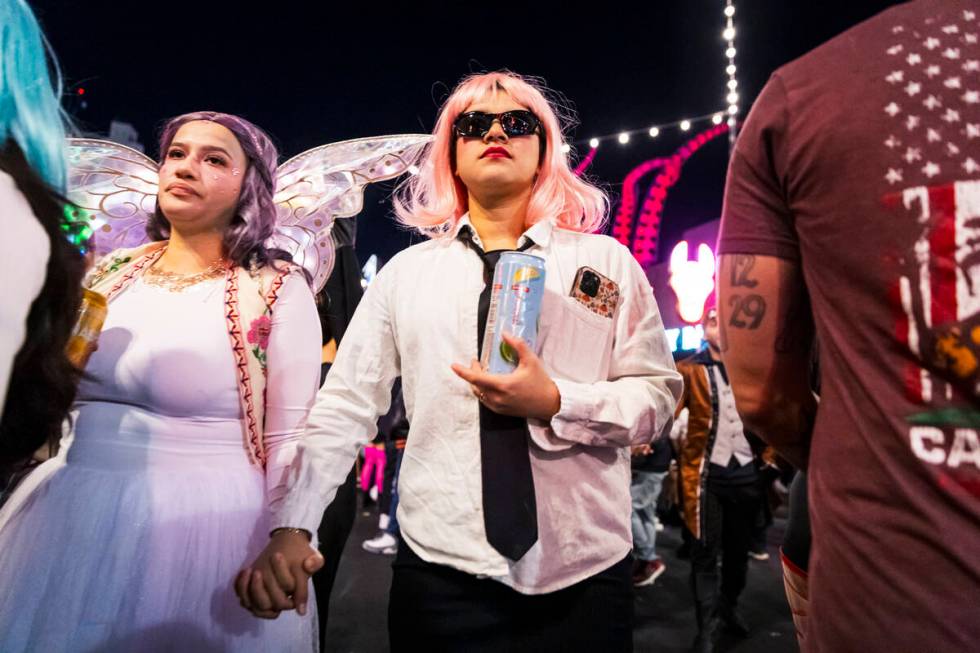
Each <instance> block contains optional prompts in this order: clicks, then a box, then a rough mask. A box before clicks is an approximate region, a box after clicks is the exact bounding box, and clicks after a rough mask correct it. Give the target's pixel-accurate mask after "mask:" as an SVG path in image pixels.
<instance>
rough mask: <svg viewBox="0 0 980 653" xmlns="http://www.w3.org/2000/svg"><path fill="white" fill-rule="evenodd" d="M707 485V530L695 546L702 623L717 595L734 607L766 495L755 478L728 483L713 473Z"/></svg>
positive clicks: (694, 573) (693, 572)
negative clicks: (719, 568)
mask: <svg viewBox="0 0 980 653" xmlns="http://www.w3.org/2000/svg"><path fill="white" fill-rule="evenodd" d="M707 485H708V486H707V491H706V492H705V497H704V500H703V510H704V516H703V517H704V518H703V521H702V528H703V532H702V533H701V538H700V539H697V540H695V541H694V546H693V548H692V550H691V589H692V591H693V593H694V601H695V605H696V607H697V617H698V625H699V626H701V625H702V623H703V621H704V620H705V619H707V618H710V617H711V616H712V615H714V614H715V613H716V612H717V610H718V607H719V599H724V600H725V601H726V602H727V603H728V606H729V607H732V608H734V607H735V604H736V603H737V602H738V596H739V594H741V593H742V590H743V589H745V577H746V573H747V570H748V564H749V563H748V553H749V543H750V542H751V540H752V533H753V530H755V528H756V527H757V526H758V524H759V520H760V517H761V514H762V513H761V507H762V499H763V493H762V488H761V487H760V486H759V484H758V482H756V481H755V480H754V478H753V479H750V480H749V482H743V483H729V482H726V481H725V480H718V479H715V478H714V477H713V476H711V475H709V476H708V484H707ZM719 563H720V564H721V573H720V577H721V578H720V582H719V572H718V565H719Z"/></svg>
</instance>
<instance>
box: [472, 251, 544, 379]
mask: <svg viewBox="0 0 980 653" xmlns="http://www.w3.org/2000/svg"><path fill="white" fill-rule="evenodd" d="M542 297H544V259H543V258H541V257H540V256H532V255H531V254H524V253H522V252H504V253H503V254H501V255H500V259H499V260H498V261H497V266H496V268H494V271H493V288H492V290H491V295H490V311H489V313H488V315H487V327H486V331H484V334H483V354H482V356H481V357H480V363H481V364H482V365H483V369H485V370H487V371H488V372H490V373H492V374H508V373H510V372H513V371H514V369H515V368H516V367H517V363H518V360H517V352H516V351H515V350H514V348H513V347H511V346H510V345H508V344H507V343H506V342H504V339H503V334H504V333H509V334H510V335H513V336H517V337H519V338H521V339H522V340H524V341H525V342H526V343H527V345H528V347H530V348H531V349H534V346H535V343H536V342H537V338H538V316H539V315H540V314H541V299H542Z"/></svg>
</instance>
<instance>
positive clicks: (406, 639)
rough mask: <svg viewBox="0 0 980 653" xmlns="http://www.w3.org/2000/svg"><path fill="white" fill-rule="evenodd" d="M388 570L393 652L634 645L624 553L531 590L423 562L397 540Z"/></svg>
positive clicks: (612, 650) (613, 650)
mask: <svg viewBox="0 0 980 653" xmlns="http://www.w3.org/2000/svg"><path fill="white" fill-rule="evenodd" d="M393 569H394V576H393V577H392V581H391V597H390V600H389V604H388V636H389V638H390V643H391V650H392V652H393V653H398V652H399V651H410V652H414V651H417V650H424V651H430V652H434V653H435V652H438V653H442V652H452V653H459V652H465V653H476V652H482V651H488V652H489V651H494V652H501V653H503V652H506V653H514V652H523V651H528V652H531V651H533V652H534V653H545V652H551V651H555V652H558V651H569V652H572V651H583V652H584V651H589V652H590V653H591V652H593V651H603V652H604V653H606V652H609V653H618V652H621V651H622V652H629V651H632V650H633V587H632V584H631V582H630V569H631V561H630V558H629V556H627V557H626V558H624V559H623V560H622V561H620V562H618V563H616V564H615V565H613V566H612V567H610V568H609V569H607V570H605V571H603V572H600V573H598V574H596V575H595V576H592V577H591V578H587V579H586V580H583V581H581V582H579V583H576V584H575V585H573V586H571V587H568V588H565V589H563V590H558V591H557V592H552V593H550V594H538V595H525V594H521V593H520V592H517V591H515V590H513V589H511V588H510V587H507V586H506V585H504V584H502V583H500V582H498V581H495V580H491V579H488V578H485V579H480V578H477V577H476V576H471V575H470V574H466V573H463V572H461V571H457V570H455V569H451V568H449V567H444V566H442V565H436V564H432V563H429V562H425V561H424V560H422V559H421V558H419V557H418V556H417V555H416V554H415V553H414V552H413V551H412V550H411V549H410V548H409V547H408V545H407V544H405V542H404V540H403V541H401V542H399V545H398V556H397V557H396V558H395V562H394V565H393Z"/></svg>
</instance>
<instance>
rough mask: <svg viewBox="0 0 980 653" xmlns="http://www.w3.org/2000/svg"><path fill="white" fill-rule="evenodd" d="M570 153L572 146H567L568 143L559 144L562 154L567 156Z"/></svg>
mask: <svg viewBox="0 0 980 653" xmlns="http://www.w3.org/2000/svg"><path fill="white" fill-rule="evenodd" d="M571 151H572V146H571V145H569V144H568V143H562V144H561V153H562V154H568V153H569V152H571Z"/></svg>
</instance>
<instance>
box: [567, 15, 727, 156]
mask: <svg viewBox="0 0 980 653" xmlns="http://www.w3.org/2000/svg"><path fill="white" fill-rule="evenodd" d="M724 15H725V27H724V28H723V30H722V32H721V36H722V38H723V39H724V40H725V41H726V43H727V45H726V49H725V57H726V58H727V60H728V62H727V64H726V66H725V74H726V75H727V80H726V81H725V88H726V91H725V100H726V106H727V109H726V110H725V111H715V112H713V113H709V114H706V115H703V116H696V117H693V118H688V119H684V120H677V121H674V122H668V123H661V124H658V125H652V126H650V127H648V128H645V129H633V130H627V131H622V132H618V133H616V134H605V135H600V136H594V137H592V138H590V139H589V140H588V141H584V140H583V141H577V142H578V143H585V142H588V145H589V147H590V148H591V149H593V150H594V149H596V148H597V147H599V145H600V144H601V143H602V142H603V141H608V140H612V139H616V140H617V141H618V142H619V143H620V144H622V145H626V144H628V143H629V142H630V140H631V138H632V137H633V136H634V135H638V134H641V133H643V132H644V131H646V133H647V134H648V135H649V136H650V138H657V137H658V136H659V135H660V133H661V132H662V131H664V130H665V129H671V128H676V129H679V130H680V131H682V132H687V131H690V130H691V128H692V127H693V126H694V125H695V124H697V123H700V122H710V123H711V124H712V125H715V126H719V125H721V124H722V123H725V124H726V126H727V127H728V129H727V131H728V136H729V144H730V146H732V147H734V144H735V133H736V129H735V128H736V126H737V124H738V112H739V106H738V101H739V99H740V96H739V93H738V90H737V89H738V80H737V79H736V78H735V72H736V70H737V69H736V66H735V53H736V50H735V34H736V30H735V24H734V22H733V21H732V18H733V17H734V16H735V4H734V0H725V9H724ZM726 115H727V116H728V119H727V120H726V119H725V116H726ZM566 147H567V146H562V152H565V153H568V152H570V150H571V148H570V147H568V148H567V149H566Z"/></svg>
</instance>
